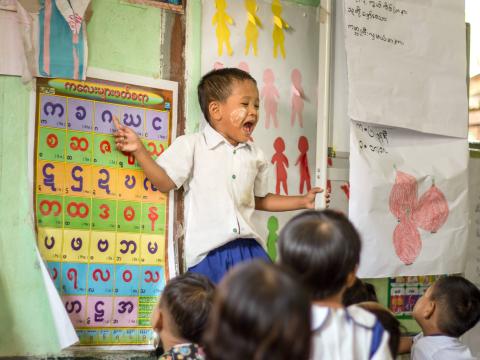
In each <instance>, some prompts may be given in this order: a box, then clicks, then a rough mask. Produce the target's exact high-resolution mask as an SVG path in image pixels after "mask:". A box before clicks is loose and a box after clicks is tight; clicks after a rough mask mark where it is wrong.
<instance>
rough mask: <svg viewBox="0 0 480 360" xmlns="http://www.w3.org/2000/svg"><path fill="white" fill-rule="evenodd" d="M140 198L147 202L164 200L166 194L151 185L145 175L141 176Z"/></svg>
mask: <svg viewBox="0 0 480 360" xmlns="http://www.w3.org/2000/svg"><path fill="white" fill-rule="evenodd" d="M142 199H143V200H145V201H148V202H157V201H158V202H166V201H167V194H164V193H162V192H160V190H158V189H157V188H156V187H155V185H153V184H152V183H151V182H150V180H148V179H147V177H145V176H144V177H143V182H142Z"/></svg>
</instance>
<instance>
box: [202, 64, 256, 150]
mask: <svg viewBox="0 0 480 360" xmlns="http://www.w3.org/2000/svg"><path fill="white" fill-rule="evenodd" d="M198 101H199V102H200V108H201V109H202V112H203V115H204V116H205V119H206V120H207V121H208V122H209V123H210V125H211V126H212V127H213V128H214V129H215V130H217V131H218V132H219V133H220V134H222V135H223V136H224V137H225V138H226V139H227V140H228V141H229V142H230V143H232V144H233V145H237V144H238V143H241V142H246V141H248V140H251V135H252V133H253V130H254V129H255V126H256V124H257V121H258V116H257V115H258V107H259V98H258V89H257V82H256V81H255V79H254V78H253V77H252V76H251V75H250V74H249V73H247V72H245V71H243V70H240V69H237V68H224V69H218V70H212V71H210V72H209V73H207V74H206V75H204V76H203V78H202V79H201V80H200V83H199V84H198Z"/></svg>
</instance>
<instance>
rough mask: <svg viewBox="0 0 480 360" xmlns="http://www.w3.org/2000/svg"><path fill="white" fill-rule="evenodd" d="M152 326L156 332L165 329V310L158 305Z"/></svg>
mask: <svg viewBox="0 0 480 360" xmlns="http://www.w3.org/2000/svg"><path fill="white" fill-rule="evenodd" d="M152 328H153V330H154V331H155V332H156V333H159V332H160V331H161V330H162V329H163V311H162V310H161V309H160V307H159V306H158V305H157V307H156V309H155V311H154V313H153V316H152Z"/></svg>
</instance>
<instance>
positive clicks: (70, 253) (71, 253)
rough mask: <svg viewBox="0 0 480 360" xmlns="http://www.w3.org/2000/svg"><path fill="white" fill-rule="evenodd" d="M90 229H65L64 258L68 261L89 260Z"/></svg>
mask: <svg viewBox="0 0 480 360" xmlns="http://www.w3.org/2000/svg"><path fill="white" fill-rule="evenodd" d="M89 246H90V231H89V230H77V229H65V230H64V231H63V253H62V260H63V261H68V262H84V263H86V262H88V247H89Z"/></svg>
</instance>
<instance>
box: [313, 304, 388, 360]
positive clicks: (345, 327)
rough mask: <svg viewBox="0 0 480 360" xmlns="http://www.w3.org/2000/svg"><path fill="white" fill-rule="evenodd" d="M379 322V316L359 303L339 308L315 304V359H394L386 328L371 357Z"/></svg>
mask: <svg viewBox="0 0 480 360" xmlns="http://www.w3.org/2000/svg"><path fill="white" fill-rule="evenodd" d="M376 321H377V318H376V317H375V315H373V314H372V313H370V312H368V311H366V310H364V309H362V308H361V307H359V306H356V305H352V306H349V307H348V308H338V309H337V308H329V307H325V306H318V305H312V330H313V339H312V340H313V352H312V359H314V360H316V359H327V360H344V359H355V360H363V359H365V360H368V359H374V360H384V359H385V360H390V359H392V354H391V352H390V348H389V347H388V340H389V335H388V332H387V331H386V330H384V332H383V336H382V339H381V341H380V345H379V347H378V349H377V351H376V352H375V354H373V356H372V357H370V348H371V344H372V336H373V327H374V326H375V323H376Z"/></svg>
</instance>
